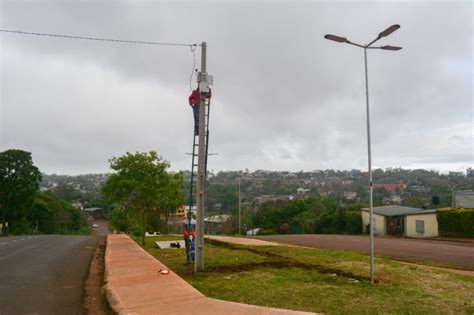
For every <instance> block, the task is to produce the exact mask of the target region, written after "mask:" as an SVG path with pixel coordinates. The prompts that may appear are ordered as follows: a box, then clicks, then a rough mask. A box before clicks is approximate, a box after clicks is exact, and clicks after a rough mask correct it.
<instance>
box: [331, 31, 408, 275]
mask: <svg viewBox="0 0 474 315" xmlns="http://www.w3.org/2000/svg"><path fill="white" fill-rule="evenodd" d="M399 28H400V25H398V24H394V25H392V26H390V27H388V28H387V29H386V30H384V31H383V32H381V33H380V34H379V35H378V36H377V38H375V39H374V40H373V41H371V42H370V43H368V44H367V45H360V44H356V43H353V42H350V41H349V40H347V38H345V37H339V36H336V35H330V34H328V35H326V36H324V38H326V39H329V40H332V41H335V42H338V43H346V44H351V45H354V46H357V47H360V48H363V49H364V61H365V99H366V104H367V150H368V159H369V210H370V216H369V221H370V223H369V226H370V282H371V283H374V229H373V227H374V224H373V223H374V222H373V212H374V211H373V194H372V192H373V191H372V153H371V145H370V115H369V113H370V112H369V78H368V75H367V49H383V50H400V49H402V47H397V46H390V45H386V46H378V47H373V46H372V45H373V44H374V43H375V42H376V41H378V40H379V39H381V38H382V37H387V36H388V35H390V34H392V33H393V32H395V31H396V30H398V29H399Z"/></svg>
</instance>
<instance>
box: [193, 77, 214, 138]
mask: <svg viewBox="0 0 474 315" xmlns="http://www.w3.org/2000/svg"><path fill="white" fill-rule="evenodd" d="M211 96H212V93H211V89H209V92H207V93H200V91H199V84H198V87H197V88H196V89H195V90H193V92H192V93H191V95H189V99H188V100H189V105H190V106H191V107H192V108H193V116H194V135H198V134H199V101H200V98H206V99H211Z"/></svg>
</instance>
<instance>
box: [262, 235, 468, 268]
mask: <svg viewBox="0 0 474 315" xmlns="http://www.w3.org/2000/svg"><path fill="white" fill-rule="evenodd" d="M257 238H259V239H262V240H266V241H277V242H283V243H288V244H294V245H302V246H307V247H314V248H333V249H347V250H355V251H360V252H366V253H369V252H370V239H369V237H368V236H354V235H320V234H303V235H269V236H258V237H257ZM374 247H375V253H376V254H383V255H386V256H390V257H392V258H394V259H398V260H403V261H410V262H418V261H426V260H431V261H433V262H437V263H439V264H442V265H447V266H452V267H455V268H461V269H465V270H474V243H462V242H450V241H433V240H416V239H404V238H388V237H376V238H375V241H374Z"/></svg>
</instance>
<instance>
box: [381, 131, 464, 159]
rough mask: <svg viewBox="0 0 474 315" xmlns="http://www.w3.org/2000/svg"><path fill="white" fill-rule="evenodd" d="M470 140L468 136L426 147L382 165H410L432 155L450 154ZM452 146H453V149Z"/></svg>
mask: <svg viewBox="0 0 474 315" xmlns="http://www.w3.org/2000/svg"><path fill="white" fill-rule="evenodd" d="M472 140H473V137H472V136H468V137H465V138H462V139H458V140H457V141H456V140H454V141H451V142H448V143H442V144H439V145H436V146H432V147H428V148H425V149H421V150H418V151H415V152H414V153H411V154H408V155H405V156H401V157H399V158H397V159H394V160H388V161H385V162H384V163H383V164H385V165H394V164H398V163H400V162H403V164H407V163H410V162H414V161H415V160H417V159H420V158H423V157H427V156H433V155H434V154H440V153H446V152H452V151H454V150H456V149H460V148H461V147H460V145H462V144H464V143H466V142H470V141H472ZM453 146H455V147H454V148H453Z"/></svg>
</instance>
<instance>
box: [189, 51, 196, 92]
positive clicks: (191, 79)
mask: <svg viewBox="0 0 474 315" xmlns="http://www.w3.org/2000/svg"><path fill="white" fill-rule="evenodd" d="M196 48H197V46H196V45H194V46H191V52H192V53H193V68H192V69H191V75H190V76H189V89H190V90H191V91H192V90H193V86H192V81H193V75H194V71H195V68H196V52H195V51H196Z"/></svg>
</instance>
